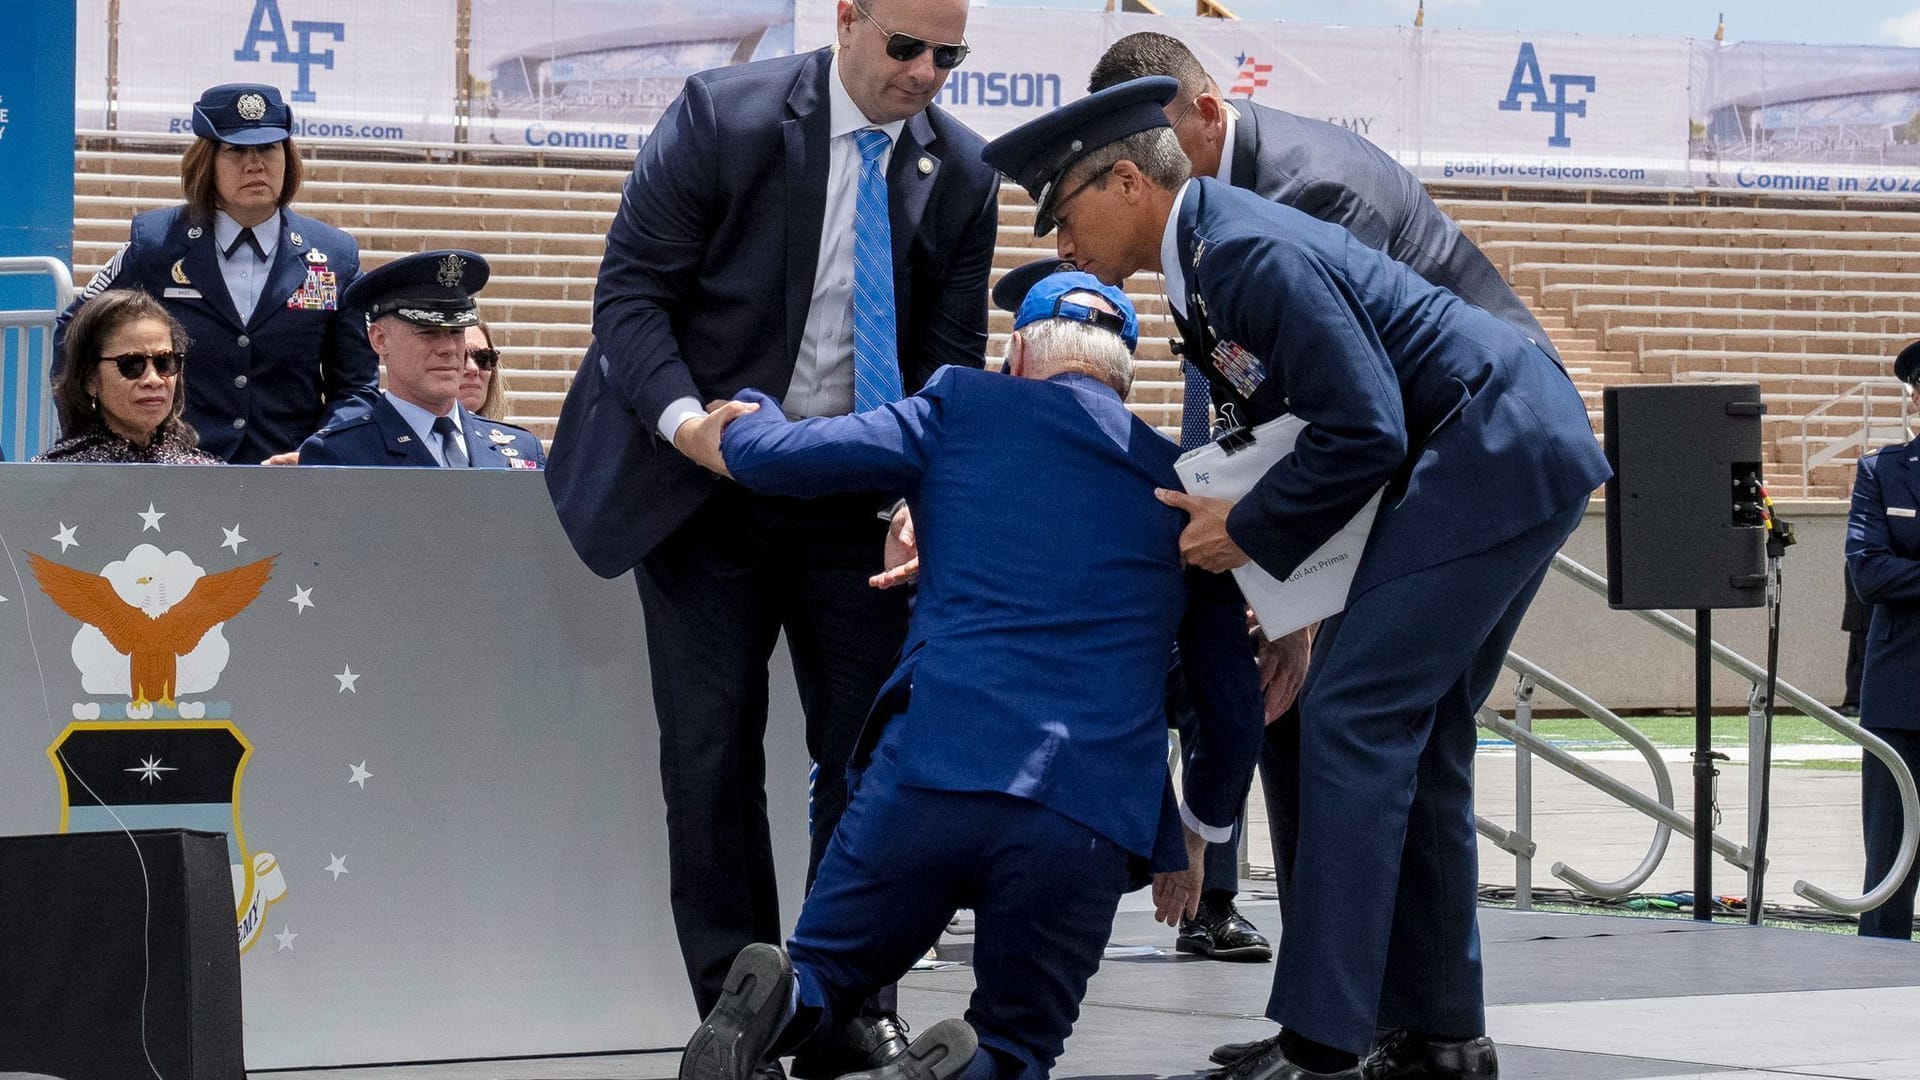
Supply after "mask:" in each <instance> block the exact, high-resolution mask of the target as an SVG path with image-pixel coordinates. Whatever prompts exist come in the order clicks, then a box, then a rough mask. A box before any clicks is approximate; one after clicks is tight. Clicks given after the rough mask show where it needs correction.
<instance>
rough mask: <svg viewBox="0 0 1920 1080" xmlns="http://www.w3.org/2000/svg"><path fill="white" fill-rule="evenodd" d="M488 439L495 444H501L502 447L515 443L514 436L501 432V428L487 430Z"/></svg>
mask: <svg viewBox="0 0 1920 1080" xmlns="http://www.w3.org/2000/svg"><path fill="white" fill-rule="evenodd" d="M487 438H489V439H492V440H493V441H494V442H496V443H499V444H500V445H502V446H505V445H506V444H507V443H510V442H512V441H513V436H511V435H509V434H507V433H506V432H504V431H501V430H500V429H499V428H489V429H487Z"/></svg>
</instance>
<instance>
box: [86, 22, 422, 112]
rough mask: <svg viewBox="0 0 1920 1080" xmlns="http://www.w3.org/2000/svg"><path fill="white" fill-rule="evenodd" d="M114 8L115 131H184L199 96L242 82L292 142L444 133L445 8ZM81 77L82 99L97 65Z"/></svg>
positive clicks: (102, 74)
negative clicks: (260, 90) (287, 113)
mask: <svg viewBox="0 0 1920 1080" xmlns="http://www.w3.org/2000/svg"><path fill="white" fill-rule="evenodd" d="M90 5H93V0H88V2H87V3H83V4H82V11H83V12H84V11H85V10H86V9H87V8H88V7H89V6H90ZM99 6H104V5H99ZM118 8H119V12H120V26H119V31H118V41H119V49H118V54H117V55H118V60H117V63H118V71H117V77H118V82H119V89H118V95H117V106H116V107H117V112H118V124H119V129H120V130H121V131H161V132H173V133H186V132H191V131H192V121H193V103H194V101H196V100H197V99H198V98H199V96H200V93H201V91H203V90H205V89H206V88H207V87H209V86H217V85H219V84H222V83H242V82H247V83H268V84H271V85H273V86H277V87H279V88H280V92H281V93H282V94H283V95H284V96H285V98H286V100H287V103H288V104H289V105H291V106H292V107H293V118H294V127H293V134H294V137H295V138H327V139H366V140H369V141H377V142H446V141H449V140H451V139H452V137H453V119H454V89H455V87H454V80H453V77H452V71H453V41H454V15H455V8H456V0H410V2H408V3H405V4H395V3H391V2H388V0H197V2H196V3H195V4H193V6H192V11H191V13H190V15H189V14H188V13H187V12H184V11H183V10H182V9H181V8H179V7H178V6H176V5H172V4H122V5H118ZM89 17H91V16H89ZM99 18H100V19H101V20H102V22H104V20H105V14H104V12H102V13H101V14H100V15H99ZM83 35H84V32H83ZM436 55H437V56H440V57H442V58H443V59H441V60H440V61H438V62H436V61H435V59H434V58H435V56H436ZM91 77H92V78H95V79H98V81H97V82H94V83H91V84H89V81H88V80H89V78H90V76H89V73H87V72H82V73H81V74H80V77H79V79H80V84H81V86H83V87H88V88H89V89H88V93H86V94H84V95H83V96H84V97H87V98H92V97H94V96H96V95H97V94H98V90H97V89H94V88H96V87H99V86H102V85H104V83H105V81H106V76H105V70H104V67H102V69H101V70H100V71H98V72H96V73H93V74H92V76H91Z"/></svg>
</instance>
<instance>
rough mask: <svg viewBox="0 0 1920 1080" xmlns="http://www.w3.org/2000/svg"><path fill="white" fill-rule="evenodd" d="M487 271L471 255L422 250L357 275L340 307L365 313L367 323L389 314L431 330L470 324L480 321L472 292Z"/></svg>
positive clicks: (484, 279) (480, 285) (481, 283)
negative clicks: (356, 309)
mask: <svg viewBox="0 0 1920 1080" xmlns="http://www.w3.org/2000/svg"><path fill="white" fill-rule="evenodd" d="M489 272H490V270H489V267H488V266H487V260H485V259H483V258H481V257H480V256H479V255H476V254H474V253H473V252H471V251H460V250H446V251H423V252H421V253H420V254H418V255H408V256H405V257H404V258H399V259H395V260H393V261H392V262H390V263H387V264H386V265H384V266H382V267H380V268H379V269H376V270H369V271H367V272H366V273H364V274H361V275H360V276H359V277H357V278H355V279H354V281H353V284H351V285H349V286H347V291H346V292H345V293H344V294H342V295H341V297H340V303H341V306H343V307H349V308H358V309H360V310H361V311H364V312H366V315H367V319H368V321H372V320H374V319H378V318H381V317H382V316H386V315H392V316H394V317H396V318H398V319H400V320H401V321H402V322H410V323H412V324H413V325H415V326H425V327H428V328H432V329H456V328H459V327H463V326H473V325H474V324H476V323H478V322H479V321H480V314H479V312H477V311H475V310H474V307H473V294H474V293H477V292H479V291H480V290H481V289H482V288H483V287H485V285H486V284H487V276H488V274H489Z"/></svg>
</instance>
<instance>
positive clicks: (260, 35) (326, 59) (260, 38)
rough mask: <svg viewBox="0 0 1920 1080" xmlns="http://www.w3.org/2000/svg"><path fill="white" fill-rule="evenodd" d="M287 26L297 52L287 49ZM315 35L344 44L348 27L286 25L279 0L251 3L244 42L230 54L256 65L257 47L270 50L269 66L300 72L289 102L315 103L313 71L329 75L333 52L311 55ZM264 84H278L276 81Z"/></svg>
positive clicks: (301, 21)
mask: <svg viewBox="0 0 1920 1080" xmlns="http://www.w3.org/2000/svg"><path fill="white" fill-rule="evenodd" d="M289 25H291V26H292V28H293V36H294V37H295V38H296V39H298V40H299V42H300V47H299V48H298V49H297V50H296V49H294V48H291V47H289V45H288V43H287V28H288V26H289ZM316 35H318V36H323V37H329V38H332V39H333V40H334V41H345V40H346V39H347V24H346V23H338V22H311V21H308V20H306V19H295V20H293V22H292V23H291V24H289V23H288V22H287V21H286V20H285V19H283V18H281V16H280V0H254V4H253V14H252V16H250V17H249V18H248V19H247V36H246V40H244V41H242V42H241V43H240V47H239V48H238V49H235V50H234V51H233V58H234V59H235V60H238V61H240V62H241V63H254V64H257V63H259V62H260V46H262V45H271V46H273V51H272V52H270V53H268V54H267V57H266V60H267V62H268V63H272V64H292V65H293V66H294V67H295V68H296V69H298V70H299V72H300V75H299V79H298V81H297V82H296V83H295V84H294V87H293V93H291V94H289V95H287V96H288V98H289V100H292V101H317V100H319V99H318V98H316V97H315V96H314V93H313V69H314V68H315V67H323V68H326V69H327V70H328V71H332V70H333V50H332V49H322V50H320V51H318V52H316V51H314V48H313V39H314V37H315V36H316ZM265 81H267V82H278V81H279V80H277V79H267V80H265Z"/></svg>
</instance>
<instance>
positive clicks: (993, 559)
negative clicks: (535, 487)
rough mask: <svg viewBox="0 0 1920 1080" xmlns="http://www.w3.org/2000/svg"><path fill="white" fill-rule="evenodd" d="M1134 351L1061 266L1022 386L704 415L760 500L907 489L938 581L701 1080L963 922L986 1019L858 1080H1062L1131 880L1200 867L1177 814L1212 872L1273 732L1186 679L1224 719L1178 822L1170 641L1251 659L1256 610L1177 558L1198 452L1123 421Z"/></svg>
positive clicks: (952, 1030) (1220, 677) (732, 1072)
mask: <svg viewBox="0 0 1920 1080" xmlns="http://www.w3.org/2000/svg"><path fill="white" fill-rule="evenodd" d="M1136 338H1137V327H1136V322H1135V317H1134V312H1133V309H1132V307H1131V305H1130V304H1129V303H1128V301H1127V298H1126V295H1125V294H1124V293H1123V292H1121V291H1120V290H1119V289H1117V288H1112V287H1109V286H1105V285H1102V284H1100V283H1099V282H1098V281H1097V280H1095V279H1094V278H1092V277H1090V276H1088V275H1086V274H1078V273H1063V274H1055V275H1053V276H1051V277H1049V278H1046V279H1044V280H1043V281H1041V282H1040V283H1039V284H1037V285H1035V286H1034V287H1033V289H1032V290H1031V291H1030V292H1029V293H1028V295H1027V298H1026V300H1025V302H1024V303H1023V305H1022V306H1021V309H1020V312H1019V315H1018V316H1017V318H1016V320H1015V332H1014V335H1013V338H1012V340H1011V341H1010V343H1009V345H1008V351H1007V363H1006V371H1007V372H1008V373H1009V374H1011V375H1014V376H1019V377H1016V378H1007V377H1005V376H1004V375H999V374H992V373H988V372H982V371H975V370H971V369H962V368H957V367H948V368H943V369H941V370H940V371H939V372H937V373H936V374H935V375H934V377H933V378H932V379H931V380H929V381H928V383H927V385H926V388H925V389H924V390H922V391H921V392H920V393H919V394H917V395H915V396H913V397H910V398H907V399H905V400H903V401H899V402H895V403H893V404H890V405H887V406H884V407H882V408H878V409H874V410H871V411H869V412H864V413H856V414H853V415H848V416H836V417H822V418H815V419H810V420H803V421H798V422H789V421H788V420H787V419H786V418H785V417H784V416H783V415H782V413H781V411H780V405H779V403H778V402H776V401H774V400H772V399H770V398H768V397H766V396H764V395H762V394H760V393H758V392H757V391H753V390H748V391H744V392H742V393H741V395H740V396H739V399H738V400H735V401H733V402H729V403H727V404H725V405H723V406H721V407H719V408H718V409H716V410H715V411H714V412H712V413H710V414H709V415H708V416H707V417H705V418H704V419H701V420H695V421H691V423H698V424H702V425H703V430H702V431H701V432H700V433H699V434H700V436H701V440H702V442H701V447H702V449H703V450H704V451H705V454H706V456H705V457H704V458H701V457H698V456H696V460H701V461H702V463H703V464H706V465H707V466H708V467H709V468H712V469H714V470H715V471H716V472H723V473H725V474H730V475H731V476H733V478H734V479H736V480H738V481H739V482H740V483H742V484H744V485H746V486H747V487H749V488H752V489H753V490H755V491H760V492H769V493H777V494H782V495H794V496H803V497H808V496H819V495H825V494H829V493H835V492H848V491H879V492H893V493H898V494H903V495H905V496H906V499H907V502H908V504H909V506H910V508H911V510H912V513H913V519H914V522H915V528H916V531H917V532H918V534H919V541H920V551H921V569H920V577H919V597H918V600H917V603H916V606H915V608H914V612H913V619H912V623H911V626H910V627H909V629H908V633H907V640H906V644H905V646H904V647H903V650H902V655H903V658H902V660H901V661H900V664H899V666H898V668H897V669H896V670H895V671H894V673H893V675H892V677H891V678H890V679H889V680H888V681H887V683H886V685H885V686H884V687H883V688H882V690H881V692H880V696H879V700H878V701H877V702H876V703H875V705H874V707H873V711H872V713H871V714H870V716H869V719H868V723H867V730H866V732H865V733H864V735H863V736H862V739H861V743H860V747H859V749H858V750H856V752H855V755H854V760H853V763H852V769H853V774H854V775H853V782H852V783H851V784H850V785H849V786H850V788H851V789H852V791H853V797H852V802H851V803H850V805H849V806H848V808H847V811H846V815H845V816H844V817H842V818H841V820H840V825H839V828H838V830H837V831H836V832H835V834H834V836H833V839H832V842H831V843H830V845H829V846H828V848H827V851H826V854H825V856H824V857H823V858H822V860H821V863H820V870H819V875H818V877H817V879H816V880H815V882H814V885H813V889H812V891H811V892H810V893H809V894H808V896H807V900H806V903H805V905H804V906H803V907H802V908H801V911H800V921H799V924H798V926H797V927H796V928H795V929H794V934H793V938H792V940H791V941H790V942H789V943H788V948H787V951H785V952H783V951H782V950H780V949H779V948H777V947H776V946H773V945H765V944H755V945H750V946H748V947H747V948H746V949H744V950H742V951H741V953H740V954H739V956H738V957H737V958H736V959H735V961H734V964H733V968H732V970H731V971H730V972H729V974H728V976H727V982H726V989H725V992H724V994H723V996H722V997H721V999H720V1001H719V1003H718V1005H716V1006H715V1008H714V1009H713V1011H712V1012H711V1013H709V1014H708V1016H707V1018H706V1020H705V1022H703V1023H702V1024H701V1025H700V1027H699V1029H698V1030H697V1031H695V1032H694V1034H693V1037H692V1038H691V1039H689V1040H688V1043H687V1049H686V1054H685V1056H684V1057H683V1058H682V1060H681V1064H680V1077H681V1080H748V1078H749V1077H750V1076H751V1074H752V1073H753V1072H754V1070H755V1069H756V1067H758V1066H759V1065H761V1063H762V1062H763V1061H764V1060H770V1059H774V1058H777V1057H778V1056H780V1055H784V1054H790V1053H793V1052H795V1051H796V1050H799V1049H803V1048H804V1047H805V1046H806V1044H807V1043H808V1042H809V1040H814V1039H817V1038H820V1037H822V1036H823V1034H824V1033H829V1032H833V1031H835V1030H837V1029H838V1027H839V1025H840V1023H841V1021H842V1020H843V1019H844V1018H845V1016H846V1015H848V1013H849V1012H850V1010H853V1009H855V1008H857V1007H858V1005H859V1002H860V1001H861V1000H862V999H864V998H865V997H866V996H867V995H868V994H870V993H872V992H873V990H874V989H875V988H876V987H879V986H883V985H885V984H887V983H889V982H892V981H894V980H895V979H897V978H899V977H900V976H901V975H903V974H905V973H906V972H907V971H908V969H909V968H910V967H911V966H912V964H913V962H914V961H915V960H917V959H919V958H920V957H921V956H922V955H924V954H925V953H926V951H927V949H928V948H929V947H930V946H932V945H933V944H934V943H935V942H936V941H937V940H938V939H939V937H940V933H941V930H942V929H943V928H944V927H945V926H946V925H947V921H948V919H949V918H951V917H952V915H953V913H954V911H955V910H956V909H958V908H961V907H967V908H971V909H973V911H974V912H975V915H976V919H977V923H976V927H977V928H976V937H975V946H974V956H973V966H974V974H975V977H976V989H975V991H974V994H973V998H972V1000H971V1002H970V1003H969V1006H968V1009H967V1014H966V1021H965V1022H962V1021H959V1020H945V1021H942V1022H940V1023H938V1024H935V1025H934V1026H932V1027H930V1028H928V1029H927V1030H926V1031H925V1032H923V1033H922V1034H921V1035H920V1037H919V1038H918V1039H916V1040H914V1042H913V1045H912V1047H911V1048H910V1049H909V1050H908V1052H907V1053H906V1054H904V1055H902V1056H901V1057H899V1058H896V1059H895V1060H894V1061H893V1062H892V1063H890V1064H888V1065H886V1066H884V1067H882V1068H880V1069H878V1070H876V1071H874V1072H871V1073H863V1074H859V1075H861V1076H872V1077H879V1078H884V1080H949V1078H952V1077H964V1080H997V1078H1007V1080H1012V1078H1016V1077H1018V1078H1022V1080H1041V1078H1044V1077H1045V1076H1046V1075H1047V1073H1048V1071H1049V1070H1050V1069H1051V1068H1052V1066H1053V1063H1054V1060H1055V1059H1056V1058H1057V1057H1058V1056H1059V1054H1060V1051H1061V1048H1062V1046H1063V1045H1064V1044H1065V1041H1066V1037H1067V1035H1068V1033H1069V1032H1070V1031H1071V1030H1072V1027H1073V1021H1074V1020H1075V1018H1076V1017H1077V1016H1078V1014H1079V1007H1080V999H1081V996H1082V995H1083V994H1084V993H1085V992H1086V986H1087V980H1088V978H1089V977H1090V976H1092V974H1093V972H1094V971H1095V970H1096V969H1097V968H1098V967H1099V965H1100V959H1101V955H1102V953H1103V951H1104V949H1105V946H1106V941H1107V935H1108V931H1109V930H1110V928H1111V927H1112V925H1113V916H1114V912H1115V910H1116V908H1117V906H1118V903H1119V899H1120V895H1121V893H1123V892H1124V891H1126V890H1127V889H1128V888H1129V884H1130V878H1133V870H1134V868H1135V867H1137V866H1139V865H1140V863H1141V859H1143V858H1144V857H1148V856H1152V855H1156V854H1157V855H1158V856H1159V857H1158V858H1156V860H1155V865H1156V867H1164V866H1167V865H1172V866H1176V867H1177V866H1179V865H1180V854H1179V849H1180V847H1181V846H1182V845H1181V831H1182V830H1181V823H1184V825H1185V835H1184V839H1185V847H1186V849H1187V853H1188V861H1187V864H1188V865H1189V866H1193V867H1197V866H1198V864H1199V862H1198V859H1197V857H1194V856H1195V855H1196V854H1197V852H1198V851H1200V850H1204V846H1205V844H1206V843H1207V842H1214V841H1218V840H1221V839H1224V838H1225V837H1226V836H1227V835H1228V834H1229V833H1230V831H1231V829H1232V826H1233V822H1234V818H1235V816H1236V815H1237V814H1238V813H1239V807H1240V802H1241V800H1242V799H1243V798H1244V797H1245V796H1246V793H1247V787H1248V784H1249V783H1250V781H1251V779H1252V766H1253V761H1254V759H1255V757H1256V753H1257V750H1258V746H1259V740H1260V719H1259V717H1260V706H1259V698H1258V687H1257V685H1256V678H1255V676H1254V674H1253V669H1252V665H1248V664H1240V665H1224V666H1223V667H1222V669H1221V670H1220V671H1218V672H1211V671H1209V672H1200V673H1192V674H1193V675H1194V677H1195V682H1196V698H1197V701H1198V702H1199V703H1200V704H1201V712H1202V725H1201V730H1200V732H1199V735H1198V737H1197V739H1196V742H1197V743H1199V745H1198V746H1196V748H1195V751H1196V752H1195V754H1194V756H1193V762H1194V764H1193V765H1192V766H1190V767H1189V770H1188V772H1187V774H1186V775H1187V783H1186V786H1185V789H1184V790H1185V802H1184V803H1183V804H1182V805H1180V806H1178V807H1177V808H1176V807H1175V806H1174V803H1173V799H1172V795H1171V792H1170V789H1169V787H1168V782H1167V778H1166V777H1167V772H1166V721H1165V716H1164V713H1163V711H1162V707H1161V706H1162V703H1161V694H1162V690H1163V682H1164V675H1165V671H1166V664H1167V656H1168V650H1169V648H1170V647H1171V646H1172V644H1173V642H1174V640H1175V638H1176V636H1178V637H1179V638H1180V639H1181V641H1182V643H1183V646H1184V645H1185V644H1186V643H1189V642H1191V643H1193V647H1192V650H1191V651H1192V653H1193V654H1194V655H1208V654H1213V655H1227V654H1228V652H1229V644H1228V643H1231V642H1234V641H1237V642H1239V646H1240V648H1241V650H1242V651H1244V650H1245V648H1246V644H1245V642H1246V628H1245V622H1244V613H1243V609H1242V607H1241V604H1240V603H1239V601H1238V594H1237V593H1236V592H1234V591H1233V590H1232V589H1231V588H1227V587H1225V586H1226V585H1227V584H1228V583H1227V581H1226V579H1223V578H1220V577H1215V576H1211V575H1206V574H1203V573H1199V572H1196V571H1186V570H1183V569H1182V567H1181V563H1180V553H1179V534H1180V530H1181V528H1182V526H1183V525H1184V524H1185V516H1184V515H1183V514H1181V513H1180V512H1178V511H1175V510H1171V509H1170V508H1168V507H1167V506H1165V505H1163V504H1161V503H1160V502H1159V501H1158V500H1156V499H1155V498H1154V494H1153V491H1154V488H1155V487H1168V486H1174V482H1175V470H1174V459H1175V458H1176V457H1177V456H1178V453H1179V451H1178V448H1177V447H1175V446H1174V444H1173V443H1172V442H1171V441H1169V440H1168V439H1166V438H1165V437H1164V436H1162V435H1160V434H1159V433H1158V432H1156V431H1154V430H1153V429H1152V428H1151V427H1149V426H1148V425H1147V424H1145V423H1144V422H1142V421H1140V420H1139V419H1137V418H1135V417H1134V416H1132V415H1131V414H1130V413H1129V412H1128V411H1127V409H1126V407H1125V405H1124V404H1123V399H1124V397H1125V395H1126V393H1127V390H1128V389H1129V387H1130V384H1131V381H1132V355H1131V350H1132V348H1133V345H1134V343H1135V341H1136ZM729 424H730V425H731V426H728V425H729ZM722 431H724V437H722ZM723 452H724V456H723ZM1169 840H1170V842H1169ZM1130 864H1131V865H1130ZM1198 877H1199V875H1198V874H1197V873H1193V872H1191V871H1182V872H1177V873H1166V874H1160V875H1156V877H1155V879H1154V899H1155V901H1156V905H1157V909H1158V914H1159V916H1160V917H1161V918H1162V919H1163V920H1165V921H1169V922H1172V921H1176V920H1177V919H1179V918H1180V916H1181V915H1182V914H1183V913H1186V914H1190V913H1191V912H1192V911H1193V909H1194V908H1195V907H1196V906H1197V903H1198V895H1199V880H1198ZM976 1051H977V1052H976Z"/></svg>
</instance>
